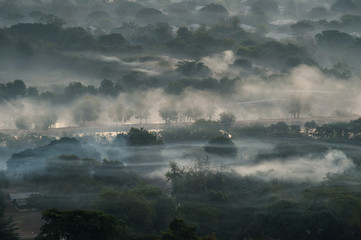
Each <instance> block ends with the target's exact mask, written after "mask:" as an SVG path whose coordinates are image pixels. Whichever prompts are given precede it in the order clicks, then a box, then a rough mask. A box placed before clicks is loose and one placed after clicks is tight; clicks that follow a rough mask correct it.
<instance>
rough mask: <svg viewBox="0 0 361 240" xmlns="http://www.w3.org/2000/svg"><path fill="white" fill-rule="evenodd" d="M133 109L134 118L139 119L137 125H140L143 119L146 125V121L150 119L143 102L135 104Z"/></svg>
mask: <svg viewBox="0 0 361 240" xmlns="http://www.w3.org/2000/svg"><path fill="white" fill-rule="evenodd" d="M134 108H135V113H134V117H135V118H137V119H139V123H140V124H141V123H142V120H143V119H145V121H146V123H147V119H148V118H149V117H150V112H149V110H148V106H146V104H144V103H143V102H136V103H135V106H134Z"/></svg>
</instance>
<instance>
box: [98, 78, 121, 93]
mask: <svg viewBox="0 0 361 240" xmlns="http://www.w3.org/2000/svg"><path fill="white" fill-rule="evenodd" d="M98 91H99V93H101V94H104V95H110V96H112V97H116V96H117V95H118V90H117V89H116V87H115V85H114V83H113V82H112V81H111V80H108V79H104V80H103V81H102V82H101V83H100V87H99V90H98Z"/></svg>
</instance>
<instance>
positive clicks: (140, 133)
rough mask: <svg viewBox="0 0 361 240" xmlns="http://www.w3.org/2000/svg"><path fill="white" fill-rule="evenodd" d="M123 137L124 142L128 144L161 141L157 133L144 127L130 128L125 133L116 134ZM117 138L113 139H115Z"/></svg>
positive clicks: (149, 143) (159, 142)
mask: <svg viewBox="0 0 361 240" xmlns="http://www.w3.org/2000/svg"><path fill="white" fill-rule="evenodd" d="M121 137H125V139H126V142H127V144H128V145H130V146H145V145H158V144H162V141H161V140H159V139H158V138H157V135H155V134H153V133H151V132H149V131H148V130H146V129H144V128H131V129H130V130H129V132H128V134H127V135H125V136H124V135H118V136H117V138H121ZM117 138H116V139H115V140H114V141H117Z"/></svg>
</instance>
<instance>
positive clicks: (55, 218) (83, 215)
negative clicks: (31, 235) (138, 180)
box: [35, 208, 120, 240]
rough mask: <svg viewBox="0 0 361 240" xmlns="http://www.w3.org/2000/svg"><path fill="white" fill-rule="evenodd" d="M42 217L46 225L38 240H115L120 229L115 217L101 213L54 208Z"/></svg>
mask: <svg viewBox="0 0 361 240" xmlns="http://www.w3.org/2000/svg"><path fill="white" fill-rule="evenodd" d="M42 215H43V217H42V218H43V219H44V220H45V221H46V223H45V224H44V225H43V226H42V227H41V228H40V233H39V234H38V236H37V237H36V238H35V239H36V240H52V239H53V240H55V239H64V240H98V239H104V240H107V239H113V237H115V235H116V233H117V228H119V227H120V225H119V223H118V222H117V220H116V219H115V217H114V216H113V215H110V214H106V213H103V212H99V211H90V210H80V209H78V210H71V211H60V210H57V209H55V208H52V209H48V210H46V211H44V212H43V213H42Z"/></svg>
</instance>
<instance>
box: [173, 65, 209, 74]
mask: <svg viewBox="0 0 361 240" xmlns="http://www.w3.org/2000/svg"><path fill="white" fill-rule="evenodd" d="M176 66H177V69H176V71H177V72H180V73H182V74H183V75H186V76H190V77H197V76H200V77H209V76H210V75H211V70H210V69H209V67H207V66H206V65H204V63H202V62H199V61H179V62H178V63H177V64H176Z"/></svg>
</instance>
